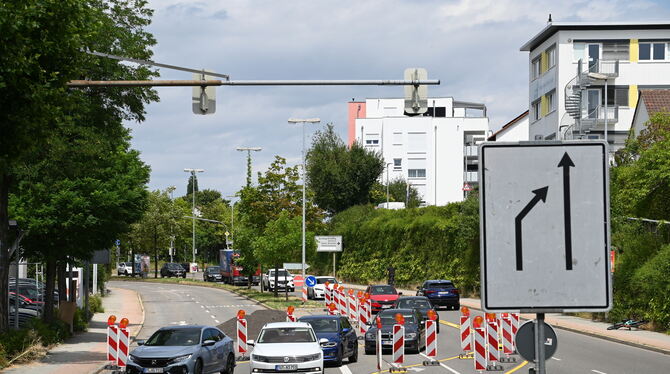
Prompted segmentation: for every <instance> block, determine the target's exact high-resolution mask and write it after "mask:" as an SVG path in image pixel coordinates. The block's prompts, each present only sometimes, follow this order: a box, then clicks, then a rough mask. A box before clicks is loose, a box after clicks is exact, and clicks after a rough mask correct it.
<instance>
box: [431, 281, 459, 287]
mask: <svg viewBox="0 0 670 374" xmlns="http://www.w3.org/2000/svg"><path fill="white" fill-rule="evenodd" d="M428 288H454V284H453V283H451V282H434V283H428Z"/></svg>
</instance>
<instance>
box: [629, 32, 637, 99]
mask: <svg viewBox="0 0 670 374" xmlns="http://www.w3.org/2000/svg"><path fill="white" fill-rule="evenodd" d="M639 48H640V47H639V44H638V40H637V39H631V40H630V48H629V50H630V62H637V60H638V58H639V57H640V49H639ZM631 87H632V86H631ZM628 92H630V91H628ZM635 92H636V93H635V95H636V96H637V90H636V91H635ZM629 104H630V103H629ZM633 105H635V104H633Z"/></svg>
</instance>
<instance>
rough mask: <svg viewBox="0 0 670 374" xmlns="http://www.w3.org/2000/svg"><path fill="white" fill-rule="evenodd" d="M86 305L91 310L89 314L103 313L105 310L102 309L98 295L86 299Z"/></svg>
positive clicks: (100, 298)
mask: <svg viewBox="0 0 670 374" xmlns="http://www.w3.org/2000/svg"><path fill="white" fill-rule="evenodd" d="M88 305H89V308H90V310H91V314H93V313H104V312H105V308H103V307H102V297H101V296H100V295H91V296H90V297H89V298H88Z"/></svg>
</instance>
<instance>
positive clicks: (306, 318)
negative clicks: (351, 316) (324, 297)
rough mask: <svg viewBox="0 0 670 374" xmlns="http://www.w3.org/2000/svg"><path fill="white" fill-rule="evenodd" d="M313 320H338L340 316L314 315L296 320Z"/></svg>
mask: <svg viewBox="0 0 670 374" xmlns="http://www.w3.org/2000/svg"><path fill="white" fill-rule="evenodd" d="M314 319H340V316H339V315H337V316H331V315H328V314H314V315H306V316H302V317H300V318H299V319H298V320H300V321H309V320H314Z"/></svg>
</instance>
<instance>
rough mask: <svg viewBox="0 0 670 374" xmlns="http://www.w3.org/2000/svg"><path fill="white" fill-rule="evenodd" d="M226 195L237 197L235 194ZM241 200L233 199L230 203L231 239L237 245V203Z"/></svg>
mask: <svg viewBox="0 0 670 374" xmlns="http://www.w3.org/2000/svg"><path fill="white" fill-rule="evenodd" d="M226 197H230V198H233V197H237V196H235V195H227V196H226ZM238 201H239V200H235V201H233V203H232V204H231V205H230V240H231V241H232V242H233V245H235V204H237V202H238Z"/></svg>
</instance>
